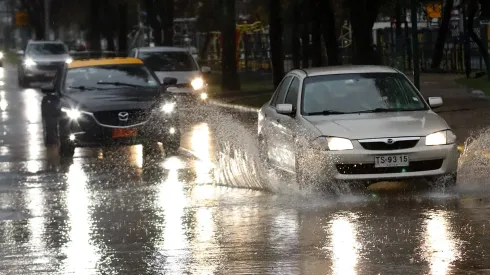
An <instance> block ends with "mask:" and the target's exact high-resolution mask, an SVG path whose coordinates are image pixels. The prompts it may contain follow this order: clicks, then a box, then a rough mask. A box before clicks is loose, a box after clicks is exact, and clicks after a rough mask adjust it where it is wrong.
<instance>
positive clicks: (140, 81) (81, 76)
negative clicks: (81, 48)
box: [65, 64, 159, 91]
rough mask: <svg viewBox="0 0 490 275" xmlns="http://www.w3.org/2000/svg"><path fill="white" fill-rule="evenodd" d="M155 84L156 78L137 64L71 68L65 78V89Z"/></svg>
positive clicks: (104, 88) (145, 86)
mask: <svg viewBox="0 0 490 275" xmlns="http://www.w3.org/2000/svg"><path fill="white" fill-rule="evenodd" d="M157 86H159V82H158V80H157V79H156V78H155V77H154V76H153V75H152V74H151V73H150V71H149V70H148V69H147V68H146V67H145V66H143V65H139V64H130V65H107V66H94V67H83V68H72V69H69V70H68V72H67V74H66V80H65V89H66V90H67V91H80V90H106V89H114V88H120V87H144V88H150V87H157Z"/></svg>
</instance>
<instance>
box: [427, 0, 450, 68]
mask: <svg viewBox="0 0 490 275" xmlns="http://www.w3.org/2000/svg"><path fill="white" fill-rule="evenodd" d="M453 7H454V0H446V1H445V3H444V8H443V12H442V19H441V26H440V27H439V32H438V34H437V39H436V44H435V45H434V54H433V55H432V64H431V66H430V67H431V68H432V69H438V68H439V66H440V65H441V61H442V55H443V51H444V46H445V45H446V40H447V33H448V32H449V23H450V21H451V11H452V10H453Z"/></svg>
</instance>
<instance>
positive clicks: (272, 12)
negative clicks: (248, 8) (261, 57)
mask: <svg viewBox="0 0 490 275" xmlns="http://www.w3.org/2000/svg"><path fill="white" fill-rule="evenodd" d="M269 28H270V29H269V37H270V38H269V39H270V44H271V63H272V80H273V83H274V86H275V87H276V86H277V85H279V82H281V80H282V78H283V77H284V52H283V48H282V44H283V43H282V34H283V26H282V10H281V1H280V0H269Z"/></svg>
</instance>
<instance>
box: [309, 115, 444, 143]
mask: <svg viewBox="0 0 490 275" xmlns="http://www.w3.org/2000/svg"><path fill="white" fill-rule="evenodd" d="M304 118H305V119H306V120H307V121H308V122H310V123H311V124H312V125H313V126H315V127H316V128H317V129H318V130H319V131H320V132H321V134H322V135H325V136H337V137H345V138H350V139H365V138H383V137H398V136H426V135H428V134H431V133H434V132H437V131H440V130H445V129H448V128H449V127H448V125H447V123H446V122H445V121H444V119H442V118H441V117H440V116H439V115H437V114H436V113H434V112H433V111H414V112H396V113H373V114H346V115H329V116H305V117H304Z"/></svg>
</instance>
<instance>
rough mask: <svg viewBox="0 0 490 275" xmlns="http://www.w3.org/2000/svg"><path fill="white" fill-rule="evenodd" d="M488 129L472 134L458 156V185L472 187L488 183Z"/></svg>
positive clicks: (489, 136)
mask: <svg viewBox="0 0 490 275" xmlns="http://www.w3.org/2000/svg"><path fill="white" fill-rule="evenodd" d="M489 176H490V129H484V130H481V131H480V132H477V133H476V134H474V135H472V136H471V137H470V138H468V140H467V141H466V142H465V149H464V151H463V152H462V154H461V156H460V158H459V165H458V186H461V187H462V188H463V189H474V188H478V187H481V186H488V185H489V184H490V179H489Z"/></svg>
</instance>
